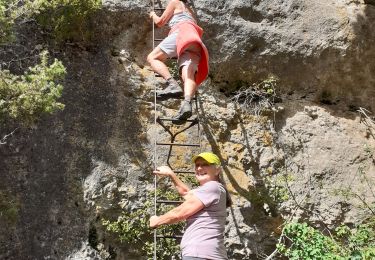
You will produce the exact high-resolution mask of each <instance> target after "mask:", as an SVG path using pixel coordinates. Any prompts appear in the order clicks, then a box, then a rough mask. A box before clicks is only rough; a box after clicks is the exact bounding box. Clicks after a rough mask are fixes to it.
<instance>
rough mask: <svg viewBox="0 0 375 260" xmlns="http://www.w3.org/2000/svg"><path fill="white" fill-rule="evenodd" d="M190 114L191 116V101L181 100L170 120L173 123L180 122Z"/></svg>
mask: <svg viewBox="0 0 375 260" xmlns="http://www.w3.org/2000/svg"><path fill="white" fill-rule="evenodd" d="M191 116H192V109H191V102H189V101H187V100H183V101H182V103H181V107H180V109H179V110H178V113H177V115H175V116H174V117H173V118H172V122H173V123H175V124H181V123H183V122H184V121H185V120H187V119H188V118H189V117H191Z"/></svg>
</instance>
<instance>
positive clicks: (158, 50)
mask: <svg viewBox="0 0 375 260" xmlns="http://www.w3.org/2000/svg"><path fill="white" fill-rule="evenodd" d="M186 2H187V0H170V1H169V3H168V5H167V7H166V9H165V10H164V12H163V13H162V15H161V16H158V15H157V14H155V12H154V11H152V12H151V13H150V18H151V19H152V20H153V22H154V23H155V24H156V25H157V26H158V27H162V26H164V25H165V24H167V22H168V26H169V27H170V28H171V29H170V31H169V35H168V36H167V37H166V38H165V39H164V40H163V41H162V42H160V44H159V45H158V46H157V47H155V49H154V50H153V51H152V52H151V53H150V54H149V55H148V56H147V61H148V62H149V63H150V65H151V67H152V69H153V70H154V71H155V72H156V73H158V74H160V75H161V76H162V77H163V78H164V79H165V80H166V82H167V87H166V88H165V89H164V90H161V91H157V93H156V98H157V99H159V100H165V99H168V98H172V97H182V96H183V97H184V100H183V101H182V103H181V106H180V109H179V111H178V113H177V115H175V116H174V117H173V120H186V119H188V118H189V117H190V116H191V115H192V107H191V99H192V98H193V97H194V95H195V93H196V91H197V89H198V87H199V85H200V84H201V83H202V82H203V81H204V80H205V79H206V77H207V75H208V51H207V48H206V46H205V45H204V43H203V42H202V39H201V38H202V34H203V30H202V28H200V27H199V26H198V25H197V23H196V20H195V19H194V15H193V12H192V10H191V8H189V7H188V6H187V3H186ZM174 57H177V58H178V67H179V73H180V77H181V78H182V81H183V84H184V87H183V90H182V89H181V87H180V86H179V85H178V83H177V81H176V80H175V79H173V78H172V76H171V74H170V72H169V70H168V67H167V66H166V65H165V63H164V61H165V60H166V59H167V58H174Z"/></svg>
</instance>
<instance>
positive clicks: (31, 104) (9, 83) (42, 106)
mask: <svg viewBox="0 0 375 260" xmlns="http://www.w3.org/2000/svg"><path fill="white" fill-rule="evenodd" d="M40 58H41V62H40V64H38V65H36V66H34V67H31V68H29V70H28V71H27V72H26V73H25V74H24V75H21V76H18V75H14V74H11V73H10V72H9V71H6V70H0V121H3V122H4V121H5V120H7V119H13V120H17V121H18V122H21V123H22V124H24V125H30V124H31V123H33V122H34V121H35V120H36V119H37V118H38V117H40V116H41V115H42V114H44V113H47V114H48V113H53V112H55V111H56V110H60V109H63V108H64V105H63V104H62V103H59V102H57V99H58V98H59V97H60V96H61V94H62V89H63V86H62V85H60V84H59V83H57V82H58V81H59V80H62V79H63V77H64V76H65V74H66V71H65V67H64V66H63V64H62V63H61V62H60V61H58V60H56V59H55V60H54V62H53V63H52V64H51V65H48V52H46V51H44V52H42V53H41V54H40Z"/></svg>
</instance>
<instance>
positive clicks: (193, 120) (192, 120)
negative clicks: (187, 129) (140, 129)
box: [159, 117, 198, 122]
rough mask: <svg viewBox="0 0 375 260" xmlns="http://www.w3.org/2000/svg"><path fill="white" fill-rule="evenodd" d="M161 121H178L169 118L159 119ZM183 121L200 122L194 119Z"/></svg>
mask: <svg viewBox="0 0 375 260" xmlns="http://www.w3.org/2000/svg"><path fill="white" fill-rule="evenodd" d="M159 119H160V120H161V121H176V119H173V118H167V117H160V118H159ZM182 121H185V122H195V121H198V118H194V119H186V120H182Z"/></svg>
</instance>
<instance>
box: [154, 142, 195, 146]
mask: <svg viewBox="0 0 375 260" xmlns="http://www.w3.org/2000/svg"><path fill="white" fill-rule="evenodd" d="M156 145H174V146H194V147H199V146H200V145H199V144H184V143H156Z"/></svg>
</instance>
